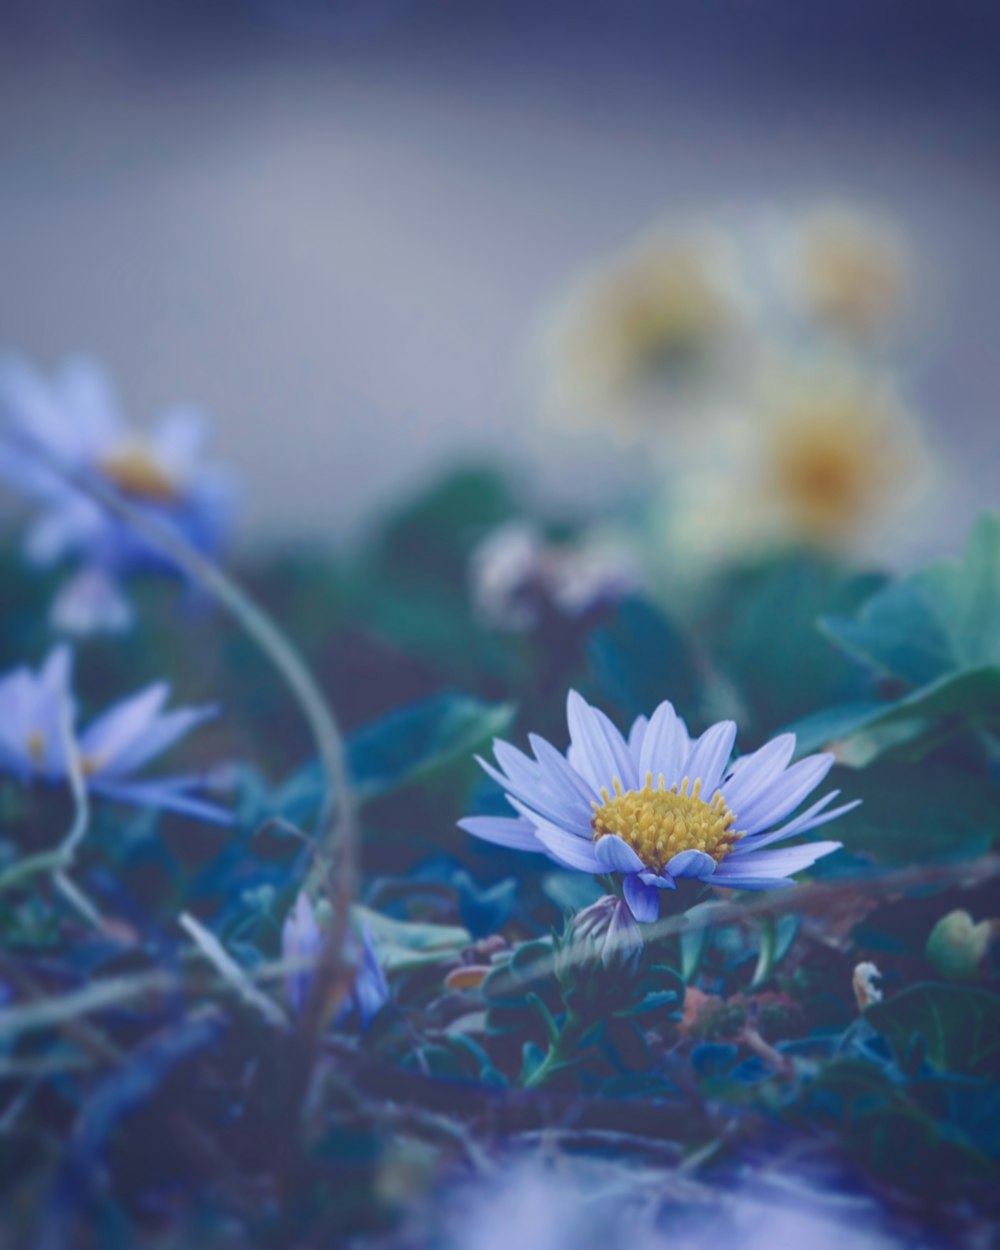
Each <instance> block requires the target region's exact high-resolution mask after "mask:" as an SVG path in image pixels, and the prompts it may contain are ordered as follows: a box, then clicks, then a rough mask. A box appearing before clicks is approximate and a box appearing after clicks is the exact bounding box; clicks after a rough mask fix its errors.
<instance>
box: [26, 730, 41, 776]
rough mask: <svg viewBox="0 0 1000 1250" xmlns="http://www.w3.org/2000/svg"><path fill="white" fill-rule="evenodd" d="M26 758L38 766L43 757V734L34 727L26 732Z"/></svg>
mask: <svg viewBox="0 0 1000 1250" xmlns="http://www.w3.org/2000/svg"><path fill="white" fill-rule="evenodd" d="M27 747H28V758H29V759H30V760H31V762H32V764H34V765H35V767H36V768H37V767H40V766H41V764H42V761H43V760H44V759H45V735H44V734H43V733H42V731H41V730H40V729H34V730H32V732H31V733H30V734H28V742H27Z"/></svg>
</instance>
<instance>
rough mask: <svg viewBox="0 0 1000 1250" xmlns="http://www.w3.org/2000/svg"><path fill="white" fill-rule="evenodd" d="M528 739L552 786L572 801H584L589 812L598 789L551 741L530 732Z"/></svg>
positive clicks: (585, 808) (584, 807) (544, 775)
mask: <svg viewBox="0 0 1000 1250" xmlns="http://www.w3.org/2000/svg"><path fill="white" fill-rule="evenodd" d="M528 741H529V742H530V743H531V749H532V751H533V752H534V753H535V759H536V760H538V763H539V765H540V767H541V769H542V776H543V778H544V780H545V781H546V782H547V783H548V785H549V786H550V788H551V789H553V790H559V791H560V792H561V793H563V794H565V795H566V796H567V800H568V801H570V802H572V803H576V802H580V803H582V805H583V810H584V812H588V813H589V812H590V810H591V808H590V805H591V803H593V802H596V801H597V791H596V790H595V789H594V788H593V786H590V785H588V784H587V782H586V781H584V779H583V778H582V777H581V776H580V774H579V773H578V772H577V771H576V769H575V768H574V767H573V766H572V764H570V762H569V760H568V759H567V758H566V756H565V755H563V754H562V752H561V751H557V750H556V749H555V747H554V746H553V745H552V743H551V742H546V741H545V739H544V738H540V737H539V736H538V734H529V735H528Z"/></svg>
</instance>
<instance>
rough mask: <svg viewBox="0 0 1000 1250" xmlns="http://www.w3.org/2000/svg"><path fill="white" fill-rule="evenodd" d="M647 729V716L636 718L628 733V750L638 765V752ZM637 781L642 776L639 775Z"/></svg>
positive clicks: (641, 778)
mask: <svg viewBox="0 0 1000 1250" xmlns="http://www.w3.org/2000/svg"><path fill="white" fill-rule="evenodd" d="M648 728H649V717H648V716H637V717H636V718H635V720H634V721H633V722H632V728H631V729H630V730H629V731H628V749H629V753H630V754H631V756H632V758H633V759H634V760H635V762H636V767H638V764H639V752H640V751H641V750H642V740H643V738H645V736H646V730H647V729H648ZM639 780H640V781H642V780H643V774H640V776H639Z"/></svg>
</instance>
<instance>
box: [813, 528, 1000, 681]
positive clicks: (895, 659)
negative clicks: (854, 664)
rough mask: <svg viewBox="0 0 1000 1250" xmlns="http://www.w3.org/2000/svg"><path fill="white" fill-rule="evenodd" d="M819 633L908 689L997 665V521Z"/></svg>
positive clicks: (999, 585)
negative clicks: (954, 555)
mask: <svg viewBox="0 0 1000 1250" xmlns="http://www.w3.org/2000/svg"><path fill="white" fill-rule="evenodd" d="M822 628H823V629H824V631H825V632H826V633H827V635H828V636H829V637H830V638H832V639H833V640H834V641H835V642H836V643H837V644H838V645H840V646H841V647H842V648H843V649H844V650H845V651H848V652H849V653H850V654H852V655H853V656H855V657H856V658H857V659H859V660H861V661H862V662H863V663H866V664H870V665H871V666H872V667H874V668H876V669H878V670H879V671H881V672H882V673H884V674H886V675H887V676H890V677H895V678H898V679H899V680H900V681H903V682H905V683H906V684H907V685H910V686H924V685H927V684H928V683H930V682H933V681H935V680H936V679H937V678H939V677H942V676H944V675H945V674H946V673H949V672H954V671H956V670H958V671H961V670H965V669H974V668H981V667H985V666H995V665H1000V517H998V516H985V517H982V518H980V520H979V521H978V522H977V524H976V525H975V526H974V528H973V531H972V535H971V537H970V539H969V543H968V546H967V547H966V550H965V554H964V555H963V556H962V557H961V559H959V560H943V561H941V562H939V563H937V564H934V565H931V566H930V567H929V568H927V569H923V570H922V571H921V572H919V573H916V574H914V575H913V576H912V577H910V578H908V579H907V580H905V581H902V582H898V583H895V584H894V585H891V586H887V587H886V588H885V589H883V590H881V591H879V592H878V593H877V594H875V595H873V596H872V598H871V599H869V600H868V601H867V603H865V604H864V605H863V607H862V608H861V609H860V610H859V612H858V613H857V615H856V616H855V617H854V618H853V619H844V618H840V617H830V618H827V619H826V620H824V621H823V622H822Z"/></svg>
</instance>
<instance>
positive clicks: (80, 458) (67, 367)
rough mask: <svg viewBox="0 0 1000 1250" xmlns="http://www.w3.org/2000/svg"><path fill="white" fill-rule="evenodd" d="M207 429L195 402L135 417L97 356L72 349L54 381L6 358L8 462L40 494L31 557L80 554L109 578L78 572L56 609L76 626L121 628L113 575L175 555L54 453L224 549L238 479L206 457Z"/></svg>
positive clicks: (201, 543) (1, 394)
mask: <svg viewBox="0 0 1000 1250" xmlns="http://www.w3.org/2000/svg"><path fill="white" fill-rule="evenodd" d="M5 432H6V433H7V434H8V436H9V437H8V438H7V440H6V444H5V442H4V439H3V437H2V436H3V434H4V433H5ZM205 433H206V430H205V423H204V421H203V419H202V418H201V417H200V415H199V414H197V413H196V412H194V411H192V410H191V409H188V408H174V409H171V410H169V411H168V412H166V413H165V414H164V415H163V417H162V418H161V419H160V420H159V422H158V423H157V424H155V425H154V426H153V427H152V429H151V430H149V431H148V432H140V431H138V430H136V429H134V428H133V427H131V426H130V425H129V424H128V423H127V422H126V421H125V419H124V417H123V416H122V414H121V412H120V410H119V407H118V404H117V400H116V397H115V395H114V392H113V390H112V388H111V385H110V382H109V380H108V378H107V376H106V375H105V374H104V372H103V371H102V370H101V369H100V368H99V367H98V366H97V365H96V364H94V363H93V362H92V361H89V360H85V359H75V360H70V361H67V362H66V363H65V364H64V365H63V366H62V368H61V369H60V370H59V371H58V372H57V373H56V374H55V376H54V377H53V378H52V380H51V381H46V380H45V379H43V378H42V377H41V376H40V375H39V374H37V373H36V372H35V371H34V370H32V369H30V368H29V367H28V366H27V365H26V364H24V363H22V362H20V361H6V362H4V363H3V365H2V366H0V473H3V475H4V476H5V477H6V478H7V479H8V480H9V481H10V482H11V483H12V484H13V485H14V486H15V487H17V488H18V489H19V490H20V491H22V492H23V493H24V494H26V495H28V496H29V497H31V498H33V499H35V500H36V501H37V502H38V504H39V505H40V511H39V514H38V516H37V518H36V519H35V520H34V522H33V523H32V525H31V527H30V529H29V531H28V534H27V537H26V540H25V553H26V555H27V557H28V559H29V560H30V561H31V562H32V563H34V564H36V565H38V566H41V567H47V566H50V565H54V564H56V563H58V562H60V561H62V560H72V561H75V562H76V563H77V564H78V565H80V566H82V567H83V570H84V572H88V571H91V570H93V569H99V570H101V571H102V572H103V573H104V574H105V581H104V582H103V583H95V582H94V580H93V578H90V579H87V578H86V577H83V576H82V575H81V576H78V577H77V578H74V579H73V580H72V581H71V582H70V583H69V586H68V588H67V589H66V590H65V591H64V592H63V595H62V596H61V603H60V607H59V611H58V617H59V619H60V620H62V621H63V622H64V623H67V624H69V626H70V629H71V631H72V630H75V632H84V631H85V630H86V629H88V628H91V627H93V626H94V624H95V622H96V623H97V624H98V625H101V626H102V627H106V628H108V629H116V628H117V629H120V628H122V627H123V624H124V623H127V619H126V618H125V617H124V616H123V605H122V601H121V596H120V593H118V591H117V587H116V584H115V579H117V578H119V577H121V576H124V575H127V574H130V573H133V572H136V571H139V570H142V569H150V568H152V569H155V570H158V571H165V570H166V571H173V566H167V565H165V564H164V562H163V561H162V559H161V558H160V557H159V556H158V555H157V554H156V553H155V552H154V551H153V550H152V548H151V547H150V546H149V544H148V543H147V542H146V541H145V540H144V539H143V538H142V537H141V536H139V535H137V534H135V533H133V531H132V530H131V529H129V528H128V527H127V526H125V525H123V524H122V523H121V522H120V521H119V520H118V519H117V518H115V517H111V516H109V515H108V514H107V513H106V511H105V510H104V509H103V508H101V507H100V506H99V505H98V504H96V503H95V502H94V501H92V500H91V499H89V498H87V497H86V496H85V495H84V494H82V493H81V492H80V491H79V490H77V489H75V488H74V487H73V486H72V485H71V484H68V483H67V482H66V481H65V480H64V478H63V477H62V476H60V474H59V473H58V472H54V471H53V470H52V469H51V468H50V467H48V466H47V465H46V464H45V463H44V460H45V459H47V460H49V461H51V462H52V463H53V464H54V465H56V466H58V467H59V468H61V469H63V470H66V471H69V472H74V473H82V474H85V475H88V476H92V477H93V478H94V479H96V480H98V481H101V482H103V483H104V484H105V485H106V486H110V487H112V488H114V489H115V490H116V491H117V492H119V493H120V494H121V495H122V496H123V497H125V498H126V499H128V500H129V501H130V502H131V503H133V504H134V505H136V506H137V507H139V508H141V509H142V510H143V511H145V512H147V513H148V514H150V515H153V516H155V517H156V519H157V520H159V521H160V522H161V523H162V524H164V525H166V526H168V527H169V528H171V529H173V530H175V531H176V532H177V533H179V534H180V535H181V536H182V537H183V538H185V539H186V540H187V541H188V542H189V543H190V544H191V545H192V546H194V547H196V548H197V549H198V550H200V551H202V552H203V553H205V554H207V555H214V554H216V553H217V552H218V551H219V550H220V549H221V547H222V546H223V544H224V541H225V538H226V535H227V531H228V529H229V523H230V519H231V513H232V506H233V488H232V482H231V479H230V477H229V475H228V474H227V473H225V472H224V471H222V470H220V469H219V468H217V467H215V466H212V465H207V464H205V463H204V461H203V458H202V455H203V449H204V441H205ZM10 436H13V437H10ZM25 443H27V444H29V446H28V447H25ZM31 445H34V446H35V447H37V448H38V451H39V452H40V453H41V455H40V456H37V457H36V456H35V455H33V454H32V452H31V449H30V446H31ZM98 590H100V591H101V592H102V593H101V594H98V593H97V591H98ZM102 603H104V604H105V605H106V609H105V611H104V612H103V613H102V610H101V604H102ZM105 619H106V626H104V625H102V621H103V620H105Z"/></svg>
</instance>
